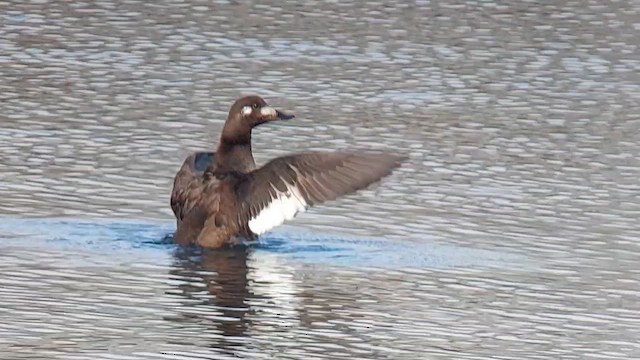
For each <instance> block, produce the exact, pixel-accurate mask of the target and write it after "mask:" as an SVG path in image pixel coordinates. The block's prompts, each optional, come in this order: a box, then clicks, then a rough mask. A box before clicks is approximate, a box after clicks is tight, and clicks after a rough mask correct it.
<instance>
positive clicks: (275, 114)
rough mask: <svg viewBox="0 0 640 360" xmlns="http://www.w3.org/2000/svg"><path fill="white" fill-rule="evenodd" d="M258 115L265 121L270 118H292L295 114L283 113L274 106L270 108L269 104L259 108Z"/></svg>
mask: <svg viewBox="0 0 640 360" xmlns="http://www.w3.org/2000/svg"><path fill="white" fill-rule="evenodd" d="M260 115H261V116H262V118H263V119H264V120H267V121H271V120H289V119H293V118H294V117H295V116H293V114H287V113H284V112H282V111H279V110H276V109H274V108H272V107H271V106H263V107H262V108H261V109H260Z"/></svg>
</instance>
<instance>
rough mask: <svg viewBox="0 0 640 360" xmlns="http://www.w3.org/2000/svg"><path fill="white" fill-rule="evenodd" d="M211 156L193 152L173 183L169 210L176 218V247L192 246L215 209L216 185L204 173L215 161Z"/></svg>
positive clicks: (217, 194) (217, 184) (217, 201)
mask: <svg viewBox="0 0 640 360" xmlns="http://www.w3.org/2000/svg"><path fill="white" fill-rule="evenodd" d="M214 156H215V154H214V153H213V152H196V153H193V154H191V155H190V156H189V157H187V158H186V159H185V161H184V163H183V164H182V167H181V168H180V170H179V171H178V173H177V174H176V176H175V178H174V180H173V190H172V192H171V209H172V210H173V214H174V215H175V217H176V224H177V229H176V234H175V235H174V239H175V241H176V242H177V243H179V244H184V245H187V244H191V243H194V242H195V241H196V239H197V237H198V235H199V234H200V232H201V231H202V229H203V227H204V226H205V223H206V221H207V218H208V217H209V215H210V214H211V213H212V212H215V211H216V210H217V208H218V205H219V202H220V197H219V192H218V191H215V188H216V187H217V186H219V182H218V181H217V180H216V179H215V178H211V177H206V176H205V175H204V173H205V170H206V169H207V168H208V167H209V165H210V164H212V163H213V161H214Z"/></svg>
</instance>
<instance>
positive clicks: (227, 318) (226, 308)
mask: <svg viewBox="0 0 640 360" xmlns="http://www.w3.org/2000/svg"><path fill="white" fill-rule="evenodd" d="M250 253H251V249H249V248H247V247H245V246H236V247H232V248H222V249H217V250H215V251H206V250H204V251H203V250H200V249H195V248H179V249H177V250H176V252H175V253H174V258H175V263H174V266H173V269H172V270H171V271H170V274H171V275H172V278H174V279H180V280H186V281H188V283H186V284H185V283H181V284H180V285H176V287H177V288H178V290H179V291H178V293H179V294H180V295H182V296H184V297H186V298H188V299H197V300H200V301H197V302H188V303H185V305H184V306H194V307H197V311H195V315H194V312H192V311H188V312H187V313H188V314H189V315H188V316H185V317H182V318H181V319H174V321H183V322H184V321H186V322H190V321H194V322H196V323H198V324H200V325H205V326H207V327H209V325H211V326H212V329H213V330H217V331H216V333H219V334H220V335H221V336H220V338H219V339H220V342H218V343H216V344H214V346H215V347H231V346H234V345H235V346H237V345H239V343H233V342H232V341H233V338H234V337H236V339H237V337H242V336H244V335H245V332H246V331H247V329H248V328H249V326H250V320H249V319H247V315H248V313H249V312H250V307H249V305H248V304H246V302H247V298H248V297H250V296H251V293H250V291H249V286H248V280H247V274H248V271H249V268H248V266H247V258H248V256H249V254H250ZM194 282H202V284H204V286H205V289H206V290H207V292H208V294H203V293H202V292H203V288H202V286H197V285H196V286H194V285H193V283H194ZM203 295H204V296H203ZM209 310H210V313H209ZM199 313H204V314H203V316H198V315H197V314H199ZM210 315H214V316H215V319H214V318H212V317H211V316H210Z"/></svg>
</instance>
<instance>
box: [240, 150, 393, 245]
mask: <svg viewBox="0 0 640 360" xmlns="http://www.w3.org/2000/svg"><path fill="white" fill-rule="evenodd" d="M403 159H404V158H403V157H400V156H395V155H389V154H369V155H361V154H351V153H340V152H338V153H329V152H327V153H325V152H311V153H303V154H296V155H289V156H283V157H279V158H276V159H274V160H272V161H270V162H269V163H267V164H266V165H264V166H263V167H261V168H259V169H256V170H254V171H252V172H251V173H249V174H247V176H246V177H245V178H244V179H243V180H242V181H240V182H239V183H238V187H237V189H236V190H237V194H238V199H239V204H240V207H241V209H240V210H241V213H240V216H241V219H240V220H241V222H242V223H243V224H247V225H248V228H249V229H248V230H250V231H251V232H252V233H254V234H257V235H260V234H263V233H265V232H267V231H269V230H270V229H272V228H274V227H275V226H278V225H280V224H282V223H283V222H284V221H285V220H290V219H293V218H294V217H295V216H296V214H297V213H298V212H302V211H304V210H306V209H307V208H308V207H310V206H313V205H316V204H319V203H322V202H324V201H327V200H333V199H336V198H337V197H339V196H341V195H344V194H348V193H352V192H354V191H357V190H360V189H363V188H365V187H367V186H369V185H370V184H372V183H374V182H376V181H378V180H379V179H380V178H382V177H384V176H387V175H389V174H390V173H391V171H392V170H393V169H394V168H396V167H398V166H400V164H401V162H402V160H403Z"/></svg>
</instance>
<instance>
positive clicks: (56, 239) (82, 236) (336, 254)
mask: <svg viewBox="0 0 640 360" xmlns="http://www.w3.org/2000/svg"><path fill="white" fill-rule="evenodd" d="M172 228H173V226H172V224H170V223H164V222H151V221H149V222H142V221H123V220H102V219H100V220H82V221H80V220H72V219H18V218H4V219H3V220H2V222H0V239H2V242H4V244H13V245H16V244H19V245H20V246H29V244H31V246H33V244H34V242H39V243H42V244H41V246H45V247H57V248H62V249H63V250H64V249H73V250H74V251H75V250H78V249H82V250H83V251H86V252H94V251H105V250H109V251H113V252H117V253H122V254H126V256H148V255H150V254H155V255H163V256H165V257H166V255H167V252H169V251H170V249H173V250H175V249H179V248H177V246H176V245H174V244H173V242H172V233H171V231H172ZM287 229H291V228H287ZM25 238H26V239H29V240H28V241H25V240H23V239H25ZM0 245H2V243H0ZM240 249H244V250H243V251H245V252H247V251H250V252H254V253H255V256H256V257H260V256H265V254H272V255H276V256H279V257H282V258H283V259H286V260H287V261H292V262H299V263H308V264H322V265H326V266H338V267H356V268H371V269H407V268H433V269H437V268H450V267H505V266H506V267H510V266H512V265H514V264H518V267H522V266H523V260H525V261H526V259H523V258H524V257H523V256H521V255H519V254H516V253H512V252H506V251H499V250H486V249H477V248H470V247H463V246H457V245H450V244H444V243H440V242H438V241H436V240H434V239H421V240H416V241H389V240H385V239H375V238H363V237H351V236H340V235H329V234H315V233H305V232H302V231H298V230H295V231H294V230H283V231H276V232H273V233H270V234H267V235H265V236H262V237H261V238H260V240H259V241H258V242H257V243H255V244H251V245H250V246H249V247H248V249H247V246H244V245H243V246H239V247H233V248H228V249H225V250H224V251H222V250H218V251H217V252H216V251H212V252H211V254H208V255H207V254H200V255H199V257H198V256H196V254H195V253H193V254H192V253H191V252H192V251H195V250H187V249H181V250H176V253H177V254H181V255H180V257H178V258H179V259H181V261H182V262H185V261H187V260H188V259H191V258H193V259H200V260H198V261H201V263H202V264H203V265H205V264H208V265H207V266H214V264H223V263H225V262H226V263H229V264H230V263H232V262H233V261H236V260H235V258H236V257H239V256H240V253H239V252H240ZM134 250H135V251H134ZM232 255H233V256H232ZM243 256H244V257H246V256H247V254H244V255H243ZM205 260H206V261H205ZM192 261H195V260H192Z"/></svg>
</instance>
